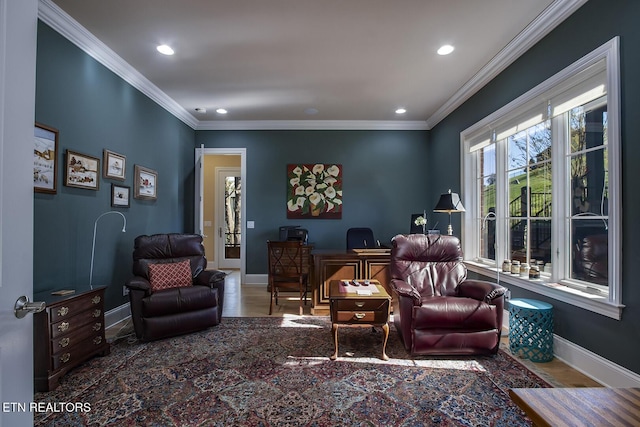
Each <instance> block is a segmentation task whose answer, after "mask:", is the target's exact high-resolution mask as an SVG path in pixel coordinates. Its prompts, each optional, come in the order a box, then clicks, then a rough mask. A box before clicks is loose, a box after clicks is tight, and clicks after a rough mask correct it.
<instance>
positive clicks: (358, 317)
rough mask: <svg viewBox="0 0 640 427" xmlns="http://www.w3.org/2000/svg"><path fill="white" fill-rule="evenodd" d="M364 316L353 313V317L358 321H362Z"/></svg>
mask: <svg viewBox="0 0 640 427" xmlns="http://www.w3.org/2000/svg"><path fill="white" fill-rule="evenodd" d="M364 316H365V314H364V313H355V314H354V317H355V318H356V319H358V320H360V319H364Z"/></svg>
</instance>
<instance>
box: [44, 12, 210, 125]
mask: <svg viewBox="0 0 640 427" xmlns="http://www.w3.org/2000/svg"><path fill="white" fill-rule="evenodd" d="M38 18H40V19H41V20H42V22H44V23H45V24H47V25H49V26H50V27H51V28H53V29H54V30H55V31H57V32H58V33H60V34H61V35H62V36H63V37H65V38H66V39H68V40H69V41H70V42H72V43H73V44H75V45H76V46H78V47H79V48H80V49H81V50H82V51H84V52H85V53H86V54H88V55H89V56H91V57H92V58H94V59H95V60H96V61H98V62H99V63H101V64H102V65H104V66H105V67H106V68H107V69H109V70H111V71H112V72H113V73H115V74H116V75H117V76H119V77H120V78H122V79H123V80H124V81H126V82H127V83H129V84H130V85H131V86H133V87H134V88H136V89H138V90H139V91H140V92H142V93H143V94H144V95H146V96H147V97H149V98H150V99H151V100H153V101H154V102H155V103H157V104H158V105H160V106H161V107H163V108H164V109H165V110H167V111H168V112H169V113H171V114H173V115H174V116H175V117H176V118H178V119H179V120H181V121H183V122H184V123H185V124H186V125H188V126H189V127H191V128H193V129H195V127H196V126H197V124H198V120H196V119H195V118H194V117H193V116H192V115H191V114H189V112H188V111H187V110H185V109H184V108H183V107H182V106H181V105H180V104H178V103H177V102H176V101H174V100H173V98H170V97H169V96H168V95H167V94H166V93H164V92H163V91H161V90H160V89H159V88H158V87H157V86H156V85H154V84H153V83H151V81H149V79H147V78H146V77H145V76H143V75H142V74H141V73H140V72H139V71H138V70H136V69H135V68H133V67H132V66H131V65H129V63H127V62H126V61H125V60H123V59H122V58H121V57H120V56H118V55H117V54H116V53H115V52H114V51H113V50H111V49H110V48H109V47H108V46H107V45H105V44H104V43H103V42H101V41H100V40H99V39H98V38H97V37H96V36H94V35H93V34H91V33H90V32H89V31H87V29H86V28H84V27H83V26H82V25H80V24H79V23H78V21H76V20H75V19H73V18H72V17H71V16H69V15H68V14H67V13H66V12H64V11H63V10H62V9H60V7H58V5H56V4H54V3H53V2H52V1H51V0H40V1H39V2H38Z"/></svg>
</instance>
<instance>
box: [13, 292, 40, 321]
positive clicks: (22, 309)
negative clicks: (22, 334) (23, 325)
mask: <svg viewBox="0 0 640 427" xmlns="http://www.w3.org/2000/svg"><path fill="white" fill-rule="evenodd" d="M45 307H46V304H45V303H44V301H37V302H30V301H29V297H26V296H24V295H23V296H21V297H20V298H18V300H17V301H16V304H15V305H14V306H13V314H15V316H16V317H17V318H18V319H22V318H23V317H24V316H26V315H27V313H40V312H41V311H42V310H44V308H45Z"/></svg>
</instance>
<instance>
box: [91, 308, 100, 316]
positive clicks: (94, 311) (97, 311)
mask: <svg viewBox="0 0 640 427" xmlns="http://www.w3.org/2000/svg"><path fill="white" fill-rule="evenodd" d="M100 313H102V311H100V310H98V309H96V310H93V317H100Z"/></svg>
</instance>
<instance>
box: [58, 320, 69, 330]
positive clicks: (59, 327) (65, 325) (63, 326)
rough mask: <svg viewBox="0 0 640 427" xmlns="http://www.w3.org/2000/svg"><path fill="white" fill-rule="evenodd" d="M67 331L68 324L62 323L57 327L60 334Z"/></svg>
mask: <svg viewBox="0 0 640 427" xmlns="http://www.w3.org/2000/svg"><path fill="white" fill-rule="evenodd" d="M67 329H69V322H62V323H60V324H59V325H58V330H59V331H60V332H64V331H66V330H67Z"/></svg>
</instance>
